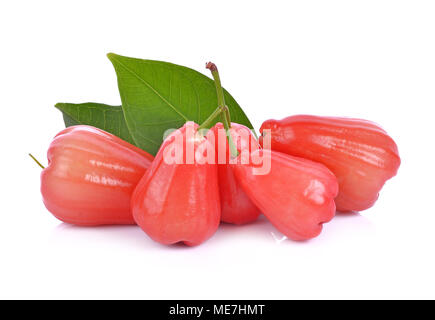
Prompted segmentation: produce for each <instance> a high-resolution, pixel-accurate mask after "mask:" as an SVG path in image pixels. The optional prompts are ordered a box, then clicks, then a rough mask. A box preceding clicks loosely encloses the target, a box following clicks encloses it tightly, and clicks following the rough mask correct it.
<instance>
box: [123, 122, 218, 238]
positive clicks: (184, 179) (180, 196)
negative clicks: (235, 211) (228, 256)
mask: <svg viewBox="0 0 435 320" xmlns="http://www.w3.org/2000/svg"><path fill="white" fill-rule="evenodd" d="M197 127H198V125H197V124H195V123H193V122H187V123H186V124H185V125H184V126H183V127H182V128H180V129H178V130H176V131H175V132H174V133H172V134H171V135H170V136H169V137H168V138H166V139H165V141H164V142H163V144H162V146H161V147H160V150H159V152H158V153H157V155H156V157H155V160H154V161H153V163H152V165H151V167H150V168H149V169H148V170H147V172H146V173H145V175H144V177H143V178H142V179H141V181H140V182H139V184H138V185H137V187H136V190H135V191H134V193H133V197H132V200H131V204H132V205H131V206H132V213H133V217H134V219H135V221H136V223H137V224H138V225H139V226H140V227H141V228H142V230H143V231H145V233H147V234H148V235H149V236H150V237H151V238H152V239H153V240H155V241H157V242H159V243H162V244H165V245H170V244H174V243H178V242H183V243H184V244H186V245H188V246H195V245H199V244H201V243H202V242H204V241H205V240H207V239H208V238H210V237H211V236H212V235H213V234H214V233H215V232H216V230H217V228H218V226H219V222H220V210H221V209H220V200H219V186H218V175H217V166H216V164H214V163H213V162H214V161H211V163H201V161H203V160H204V159H205V157H204V154H203V153H202V152H200V151H199V149H200V148H202V147H209V148H213V146H212V144H211V143H210V142H209V141H208V140H207V139H206V138H204V137H200V136H197V137H195V139H191V138H189V137H188V130H194V131H196V128H197ZM177 134H178V135H181V137H182V140H181V141H178V142H177V140H176V139H175V136H176V135H177ZM171 148H174V149H172V150H183V154H184V157H183V160H184V161H185V160H186V149H188V148H192V149H193V150H194V153H195V154H196V156H195V158H194V159H193V160H194V161H193V163H190V164H186V163H185V162H183V163H179V164H177V163H172V164H168V163H167V162H166V161H165V158H164V154H165V152H169V153H170V152H171V151H170V150H171ZM204 162H205V161H204Z"/></svg>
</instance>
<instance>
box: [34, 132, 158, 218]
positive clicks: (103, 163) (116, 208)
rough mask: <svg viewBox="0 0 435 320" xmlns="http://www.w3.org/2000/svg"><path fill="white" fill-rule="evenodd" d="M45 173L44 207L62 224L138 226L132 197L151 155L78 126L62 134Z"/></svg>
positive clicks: (51, 149)
mask: <svg viewBox="0 0 435 320" xmlns="http://www.w3.org/2000/svg"><path fill="white" fill-rule="evenodd" d="M47 158H48V166H47V167H46V168H45V169H44V170H43V171H42V173H41V193H42V198H43V201H44V204H45V206H46V208H47V209H48V211H50V212H51V213H52V214H53V215H54V216H55V217H56V218H58V219H59V220H61V221H63V222H67V223H71V224H76V225H81V226H96V225H108V224H134V223H135V222H134V220H133V216H132V214H131V211H130V198H131V195H132V193H133V191H134V188H135V187H136V184H137V183H138V182H139V180H140V179H141V178H142V176H143V174H144V173H145V171H146V169H147V168H148V167H149V166H150V165H151V162H152V160H153V156H151V155H150V154H148V153H146V152H145V151H143V150H141V149H139V148H137V147H135V146H133V145H131V144H129V143H128V142H125V141H123V140H121V139H120V138H118V137H116V136H114V135H112V134H110V133H108V132H105V131H103V130H100V129H97V128H94V127H90V126H84V125H78V126H72V127H68V128H66V129H65V130H62V131H61V132H60V133H58V134H57V135H56V136H55V138H54V139H53V141H52V142H51V144H50V147H49V149H48V152H47Z"/></svg>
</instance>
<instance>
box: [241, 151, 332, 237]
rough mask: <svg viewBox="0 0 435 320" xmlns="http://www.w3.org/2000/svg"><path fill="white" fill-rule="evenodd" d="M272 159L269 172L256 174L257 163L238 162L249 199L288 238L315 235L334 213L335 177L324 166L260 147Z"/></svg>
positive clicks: (265, 157) (257, 152) (242, 182)
mask: <svg viewBox="0 0 435 320" xmlns="http://www.w3.org/2000/svg"><path fill="white" fill-rule="evenodd" d="M252 155H253V156H254V157H255V156H258V155H263V156H264V159H265V160H264V161H268V160H269V161H271V167H270V172H269V173H268V174H264V175H256V174H255V169H256V167H257V166H256V165H254V164H249V165H236V166H234V172H235V175H236V178H237V180H238V181H239V183H240V184H241V186H242V187H243V189H244V190H245V192H246V194H247V195H248V196H249V198H250V199H251V200H252V201H253V202H254V203H255V205H256V206H257V207H258V208H259V209H260V210H261V212H262V213H263V214H264V215H265V216H266V217H267V218H268V219H269V221H270V222H271V223H272V224H273V225H274V226H275V227H276V228H277V229H278V230H279V231H280V232H282V233H283V234H284V235H286V236H287V237H288V238H290V239H292V240H296V241H302V240H307V239H311V238H314V237H316V236H318V235H319V234H320V232H321V231H322V224H323V223H325V222H328V221H330V220H331V219H332V218H333V217H334V215H335V203H334V198H335V197H336V195H337V193H338V183H337V179H336V178H335V176H334V175H333V174H332V172H331V171H329V170H328V168H326V167H325V166H324V165H322V164H320V163H316V162H312V161H310V160H306V159H302V158H298V157H293V156H289V155H286V154H283V153H279V152H275V151H270V150H257V151H254V152H253V153H252Z"/></svg>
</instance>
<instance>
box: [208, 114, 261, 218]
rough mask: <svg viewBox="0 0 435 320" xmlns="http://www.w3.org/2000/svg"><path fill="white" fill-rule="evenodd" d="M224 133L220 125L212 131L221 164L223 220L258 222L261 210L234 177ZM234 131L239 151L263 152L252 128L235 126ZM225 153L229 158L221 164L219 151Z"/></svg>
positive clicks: (220, 186)
mask: <svg viewBox="0 0 435 320" xmlns="http://www.w3.org/2000/svg"><path fill="white" fill-rule="evenodd" d="M224 130H225V129H224V126H223V124H222V123H220V122H219V123H217V124H216V125H215V126H213V127H212V128H211V130H210V131H211V132H212V133H213V137H214V141H215V150H216V151H215V152H216V163H217V164H218V177H219V194H220V200H221V221H223V222H226V223H232V224H237V225H241V224H246V223H250V222H253V221H255V220H257V219H258V216H259V215H260V210H259V209H258V208H257V207H256V206H255V205H254V203H252V201H251V200H250V199H249V197H248V196H247V195H246V193H245V192H244V191H243V189H242V187H241V186H240V185H239V183H238V182H237V180H236V178H235V176H234V173H233V169H232V165H231V164H230V151H229V147H228V143H227V139H226V138H224V135H223V134H222V133H224V132H225V131H224ZM219 132H220V134H219ZM230 132H231V135H232V137H233V139H234V141H235V144H236V147H237V149H238V150H240V149H242V148H248V149H249V150H250V151H253V150H257V149H259V144H258V142H257V141H256V139H255V138H254V137H253V135H252V132H251V130H250V129H249V128H248V127H246V126H244V125H241V124H238V123H232V124H231V129H230ZM223 150H226V152H225V157H224V158H223V157H222V158H221V159H225V161H222V160H221V161H220V162H221V163H219V152H222V151H223ZM222 162H223V163H222Z"/></svg>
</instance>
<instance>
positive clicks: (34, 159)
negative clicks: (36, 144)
mask: <svg viewBox="0 0 435 320" xmlns="http://www.w3.org/2000/svg"><path fill="white" fill-rule="evenodd" d="M29 156H30V158H32V159H33V161H35V162H36V164H37V165H38V166H40V167H41V168H42V169H45V167H44V166H43V165H42V164H41V162H39V161H38V160H36V158H35V157H34V156H33V155H32V154H31V153H29Z"/></svg>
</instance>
